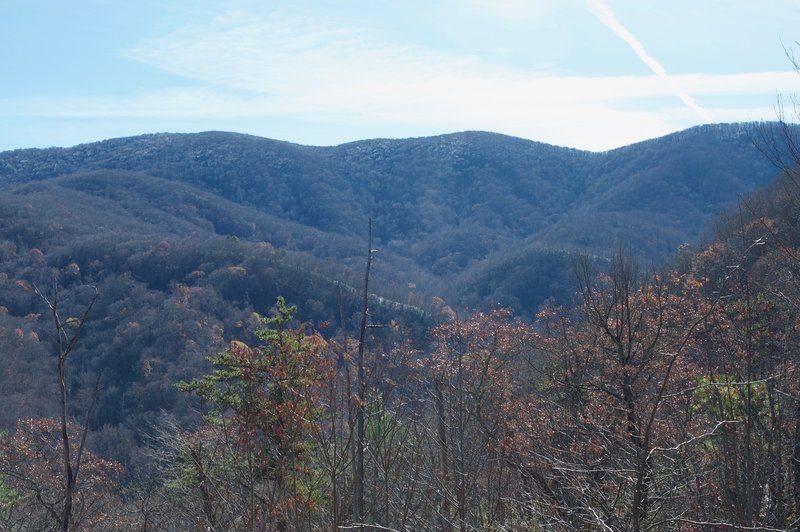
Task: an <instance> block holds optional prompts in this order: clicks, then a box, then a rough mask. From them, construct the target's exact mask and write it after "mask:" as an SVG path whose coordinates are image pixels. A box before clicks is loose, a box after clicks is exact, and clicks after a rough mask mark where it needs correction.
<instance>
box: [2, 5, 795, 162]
mask: <svg viewBox="0 0 800 532" xmlns="http://www.w3.org/2000/svg"><path fill="white" fill-rule="evenodd" d="M797 7H798V6H797V2H796V1H791V0H776V1H775V2H771V3H770V5H769V6H768V7H765V6H764V5H763V4H761V3H757V2H749V1H745V0H737V1H726V2H721V1H712V0H707V1H702V2H696V1H692V0H677V1H673V2H669V3H665V2H658V1H656V0H637V1H632V0H461V1H456V0H438V1H435V2H423V1H421V0H410V1H408V2H403V3H397V2H389V1H387V0H376V1H373V2H369V3H366V2H338V3H334V2H326V1H323V0H316V1H314V0H303V1H300V2H295V3H293V4H292V5H291V6H287V5H286V4H285V3H283V2H276V1H272V0H269V1H264V2H258V1H254V0H223V1H211V0H167V1H157V0H141V1H138V2H120V1H117V0H87V1H83V2H80V3H65V2H59V1H55V0H44V1H39V2H28V1H25V0H10V1H9V2H5V3H4V5H3V6H2V7H0V15H1V16H0V43H2V46H3V49H4V50H7V51H8V52H7V53H5V54H3V56H2V58H0V69H2V70H0V71H2V74H3V80H4V83H3V84H1V85H0V150H8V149H15V148H23V147H46V146H54V145H56V146H69V145H74V144H78V143H82V142H91V141H95V140H102V139H105V138H111V137H119V136H129V135H136V134H141V133H153V132H160V131H170V132H194V131H206V130H226V131H236V132H240V133H249V134H254V135H259V136H265V137H271V138H276V139H281V140H288V141H292V142H298V143H301V144H311V145H332V144H339V143H343V142H348V141H352V140H358V139H365V138H377V137H395V138H396V137H412V136H425V135H434V134H440V133H447V132H452V131H462V130H487V131H494V132H498V133H504V134H508V135H514V136H519V137H523V138H528V139H532V140H537V141H542V142H548V143H552V144H557V145H561V146H569V147H574V148H582V149H590V150H604V149H610V148H614V147H617V146H621V145H625V144H630V143H632V142H636V141H639V140H644V139H647V138H652V137H657V136H660V135H664V134H667V133H670V132H673V131H677V130H681V129H685V128H688V127H691V126H694V125H698V124H703V123H712V122H714V123H716V122H740V121H751V120H772V119H775V118H776V110H775V107H776V103H777V97H778V95H779V94H792V93H794V92H795V89H796V87H798V86H800V76H798V75H797V73H796V72H795V71H794V70H793V68H792V65H791V63H790V61H789V60H788V58H787V57H786V54H785V53H784V52H785V50H788V51H789V53H791V50H792V47H793V46H794V43H795V39H797V38H798V35H797V28H798V27H800V9H797Z"/></svg>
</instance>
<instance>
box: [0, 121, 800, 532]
mask: <svg viewBox="0 0 800 532" xmlns="http://www.w3.org/2000/svg"><path fill="white" fill-rule="evenodd" d="M777 127H778V126H776V125H770V124H762V125H758V126H756V125H752V124H741V125H738V124H737V125H717V126H705V127H700V128H695V129H692V130H688V131H685V132H682V133H677V134H674V135H670V136H668V137H664V138H661V139H655V140H652V141H648V142H644V143H640V144H636V145H632V146H628V147H625V148H621V149H618V150H612V151H609V152H603V153H590V152H582V151H577V150H571V149H565V148H558V147H554V146H548V145H544V144H540V143H535V142H530V141H525V140H522V139H516V138H511V137H504V136H501V135H495V134H490V133H479V132H469V133H459V134H452V135H444V136H440V137H431V138H420V139H407V140H370V141H362V142H356V143H351V144H346V145H342V146H336V147H330V148H321V147H308V146H298V145H293V144H289V143H284V142H278V141H272V140H268V139H261V138H256V137H250V136H244V135H236V134H229V133H203V134H192V135H173V134H157V135H146V136H141V137H134V138H127V139H114V140H109V141H103V142H99V143H94V144H87V145H81V146H77V147H74V148H51V149H46V150H18V151H13V152H5V153H2V154H0V191H2V194H1V195H0V261H1V262H0V357H2V367H3V375H2V378H0V400H2V402H3V404H4V405H5V406H6V408H4V409H3V411H2V413H0V428H3V429H8V430H9V434H8V435H7V436H5V437H4V438H3V439H2V446H3V447H2V453H1V455H2V457H3V461H2V462H3V468H2V474H4V475H5V477H0V479H2V480H3V482H2V483H0V520H2V526H3V527H4V528H8V529H30V528H31V526H33V528H37V529H42V530H45V529H48V528H51V527H52V526H54V525H53V523H54V522H56V521H58V519H56V517H58V515H59V512H58V511H56V510H55V509H57V508H61V507H62V506H63V493H64V492H63V490H62V488H61V487H60V486H61V483H60V482H59V481H58V478H59V475H61V473H59V471H60V470H59V460H60V458H59V454H58V448H59V447H58V446H59V444H60V442H61V441H62V439H63V435H59V422H58V421H59V420H58V412H59V405H58V398H59V397H60V396H61V397H68V398H69V404H68V405H67V406H65V408H66V414H67V416H66V417H68V418H70V419H74V420H75V425H74V426H73V427H74V428H70V433H72V431H74V436H72V441H73V444H75V442H76V441H80V431H81V425H82V423H83V421H84V419H85V420H87V421H88V425H87V426H88V428H89V432H88V434H89V436H88V440H87V441H88V445H89V449H90V451H91V453H89V451H87V455H86V456H85V466H84V470H83V471H82V472H81V475H84V478H86V481H85V483H83V484H79V485H76V486H75V490H76V493H80V497H79V498H78V499H76V500H79V501H80V502H79V504H76V507H75V512H74V514H73V515H72V517H70V519H73V520H74V524H75V527H77V528H78V529H80V528H83V529H99V530H102V529H112V528H114V527H117V528H122V529H126V528H142V527H145V528H147V527H151V528H153V529H158V530H205V529H208V528H211V529H213V530H234V529H244V530H260V529H263V530H281V529H289V528H291V529H301V530H311V529H320V528H323V529H324V528H334V527H336V526H339V525H348V524H352V523H361V522H364V523H370V524H374V525H380V526H382V527H389V528H390V529H397V530H427V529H434V528H436V529H448V527H455V528H461V529H469V528H472V529H498V530H501V529H508V530H519V529H530V528H533V529H539V528H543V529H560V530H574V529H587V528H588V529H594V528H597V529H600V528H602V527H606V528H609V527H610V528H611V529H613V530H617V529H632V530H645V529H659V530H660V529H663V530H672V529H676V528H687V527H692V526H697V527H700V528H696V529H697V530H702V529H703V528H702V527H703V526H707V527H712V528H711V529H713V528H714V527H718V526H728V525H730V526H733V525H741V526H756V525H759V526H761V525H763V526H769V527H773V529H775V527H779V528H777V529H789V528H791V527H793V526H794V525H796V524H797V521H796V516H797V515H798V512H800V498H798V496H797V494H798V493H800V469H798V468H797V466H796V463H797V462H798V456H800V455H798V453H800V439H799V438H800V429H798V427H800V420H798V412H800V410H797V408H796V404H795V403H796V402H797V401H796V397H797V393H798V392H797V389H796V388H797V387H796V383H797V382H800V379H798V377H800V376H798V375H796V368H797V361H796V360H795V359H794V355H793V353H794V352H795V351H796V349H794V347H795V345H794V341H795V337H796V331H795V328H796V327H795V325H796V323H797V319H796V308H797V301H798V297H799V296H798V295H797V293H796V286H795V284H794V282H793V281H792V279H795V278H796V277H797V275H798V274H800V271H798V269H797V265H798V261H797V254H796V252H795V250H796V248H797V246H798V242H800V236H798V235H800V229H798V227H797V225H796V219H797V217H796V213H797V212H798V211H797V205H796V203H795V201H794V198H796V191H797V185H796V183H795V181H794V180H793V176H792V175H788V176H784V177H783V178H782V179H781V180H779V181H778V182H776V183H774V184H773V185H772V188H770V189H768V190H766V191H762V192H758V193H756V192H755V191H756V190H757V189H758V188H759V187H763V186H765V185H768V184H770V183H772V182H773V180H774V178H775V176H776V175H778V174H779V168H777V167H776V166H774V165H773V164H772V163H771V162H770V161H769V160H767V158H765V157H764V156H763V154H762V153H761V152H762V151H763V146H760V147H759V145H758V144H757V143H756V144H754V140H755V141H758V140H759V139H762V140H763V138H764V135H765V134H766V135H767V136H769V135H770V134H771V133H770V132H777V133H779V132H780V129H776V128H777ZM765 132H766V133H765ZM775 146H777V145H775ZM759 148H762V149H761V150H760V149H759ZM779 152H780V153H788V152H786V151H785V150H784V148H783V147H780V149H779ZM742 198H743V201H742V202H741V203H740V204H739V205H738V206H737V201H738V200H740V199H742ZM369 218H371V219H372V223H373V227H374V241H373V242H372V245H371V246H368V242H367V220H368V219H369ZM712 221H713V223H712ZM709 224H711V226H713V228H714V229H713V231H712V230H709ZM683 243H689V244H691V245H690V246H688V247H687V246H681V252H680V255H679V256H678V257H677V259H674V257H675V255H674V254H675V253H676V252H677V250H678V248H679V246H680V245H681V244H683ZM368 254H369V256H370V257H371V265H372V267H373V269H372V272H371V273H372V275H371V277H370V290H369V292H370V296H369V297H368V299H367V302H368V305H369V312H368V313H367V314H366V315H365V314H362V312H363V307H362V305H363V300H362V296H363V293H362V290H363V283H364V267H365V263H366V260H367V256H368ZM673 259H674V260H676V262H675V266H674V268H673V269H672V270H668V269H667V268H662V267H661V266H656V265H657V264H658V263H661V264H664V263H666V262H667V261H669V260H673ZM654 272H657V273H654ZM279 296H283V298H285V302H286V304H284V299H279ZM55 303H57V308H58V312H54V311H53V309H52V308H51V307H52V306H53V305H54V304H55ZM48 305H50V307H49V306H48ZM292 305H297V308H296V309H292V308H291V306H292ZM500 307H509V309H508V310H499V308H500ZM362 320H364V321H362ZM360 333H363V336H362V338H363V341H359V336H360ZM73 335H76V336H74V338H75V340H76V343H75V344H74V351H70V352H69V357H68V359H65V360H68V365H67V366H66V368H67V369H68V371H66V379H65V385H64V388H63V389H62V388H60V386H59V380H58V378H57V376H58V373H57V368H56V366H57V364H56V359H57V358H58V356H57V355H58V353H59V352H60V351H59V350H61V351H63V349H64V345H66V346H68V347H69V349H72V344H70V343H69V342H68V341H69V340H70V339H72V338H73ZM57 338H61V339H62V340H67V342H66V344H64V343H63V342H62V343H57V342H56V339H57ZM62 344H63V345H62ZM218 353H219V354H218ZM54 355H55V356H54ZM206 357H211V360H207V359H206ZM362 359H363V364H361V363H360V361H361V360H362ZM359 366H361V367H360V368H359ZM204 376H205V377H204ZM179 383H182V384H180V385H179V386H176V385H178V384H179ZM87 412H89V413H90V415H88V416H87V415H86V413H87ZM359 416H363V418H362V419H363V424H362V423H361V422H360V421H359ZM65 419H66V418H65ZM359 426H360V427H361V428H359ZM357 449H362V453H363V456H360V457H359V452H358V451H357ZM74 460H78V458H77V456H76V457H74ZM361 461H363V463H364V465H363V467H360V468H359V467H358V466H357V465H356V464H358V463H359V462H361ZM359 486H360V487H359ZM167 509H169V510H167ZM32 519H35V521H31V520H32ZM31 523H35V524H33V525H32V524H31ZM143 523H148V524H147V525H144V524H143ZM632 523H633V525H632ZM703 523H705V525H703ZM147 529H149V528H147ZM689 529H691V528H689Z"/></svg>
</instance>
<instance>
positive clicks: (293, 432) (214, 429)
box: [178, 298, 331, 530]
mask: <svg viewBox="0 0 800 532" xmlns="http://www.w3.org/2000/svg"><path fill="white" fill-rule="evenodd" d="M295 312H296V308H295V307H289V306H287V305H286V304H285V302H284V300H283V298H278V302H277V307H276V314H275V315H274V316H273V317H268V318H265V319H264V323H265V325H266V326H267V327H265V328H264V329H261V330H259V331H257V334H258V336H259V337H260V339H261V344H260V345H258V346H255V347H250V346H248V345H245V344H244V343H242V342H237V341H235V342H233V343H232V344H231V346H230V348H229V349H228V350H227V351H225V352H223V353H220V354H219V355H217V356H215V357H211V358H210V361H211V362H212V363H213V364H214V366H215V368H216V369H215V370H214V371H213V372H212V373H210V374H209V375H206V376H204V377H200V378H197V379H194V380H192V381H191V382H184V383H180V384H179V385H178V387H179V389H181V390H183V391H186V392H193V393H195V394H197V395H198V396H199V397H201V398H202V399H204V400H205V401H208V402H209V403H210V404H211V405H212V410H211V412H210V414H209V415H208V416H207V417H206V420H207V426H206V428H204V429H203V431H204V432H205V436H203V437H198V438H195V443H193V444H192V445H189V446H187V447H186V452H187V456H184V457H183V461H182V463H183V464H184V469H183V470H184V472H185V473H186V474H187V475H188V476H187V477H186V478H187V479H188V481H189V482H190V483H193V485H194V487H195V488H196V493H197V495H199V498H200V501H201V506H202V508H203V514H204V516H205V519H206V525H207V526H211V527H212V528H214V529H215V530H216V529H228V528H230V527H233V526H234V523H242V525H241V526H242V527H243V528H244V529H246V530H288V529H290V528H308V527H310V526H311V524H310V519H311V510H313V509H314V508H315V506H316V504H317V501H318V500H319V499H320V498H321V497H320V496H319V494H318V493H317V490H318V489H321V488H320V486H319V485H318V484H317V482H319V479H318V478H316V477H315V475H314V474H313V471H312V470H311V468H310V453H309V445H310V441H311V426H312V424H313V423H314V422H315V420H316V419H317V417H318V415H319V409H318V399H317V397H318V394H319V393H320V389H321V386H322V383H323V382H324V381H325V380H326V379H328V378H329V376H330V370H331V367H330V364H329V362H328V360H327V359H326V357H325V356H324V355H325V349H326V343H325V341H324V340H323V339H322V337H321V336H320V335H319V334H318V333H308V331H307V326H306V325H299V326H297V325H294V324H293V318H294V314H295ZM206 451H213V452H212V453H211V454H204V453H205V452H206ZM231 503H233V504H231ZM230 508H235V509H237V511H236V512H234V513H233V514H232V513H231V512H230ZM223 515H225V516H226V519H227V522H222V519H221V517H222V516H223ZM237 526H238V525H237Z"/></svg>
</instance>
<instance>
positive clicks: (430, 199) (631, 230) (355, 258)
mask: <svg viewBox="0 0 800 532" xmlns="http://www.w3.org/2000/svg"><path fill="white" fill-rule="evenodd" d="M774 127H775V126H774V125H771V124H723V125H710V126H701V127H696V128H692V129H689V130H686V131H683V132H680V133H675V134H672V135H668V136H666V137H662V138H658V139H654V140H649V141H645V142H641V143H637V144H634V145H631V146H627V147H624V148H620V149H615V150H611V151H607V152H601V153H593V152H586V151H579V150H574V149H567V148H559V147H556V146H551V145H547V144H542V143H538V142H532V141H527V140H523V139H519V138H514V137H508V136H503V135H498V134H492V133H484V132H464V133H456V134H450V135H442V136H437V137H428V138H415V139H403V140H385V139H377V140H365V141H360V142H353V143H349V144H343V145H340V146H335V147H310V146H300V145H296V144H290V143H287V142H280V141H275V140H269V139H264V138H258V137H252V136H247V135H240V134H233V133H221V132H209V133H199V134H153V135H143V136H138V137H131V138H120V139H112V140H106V141H102V142H97V143H91V144H83V145H79V146H76V147H73V148H50V149H28V150H15V151H10V152H3V153H0V190H3V191H4V192H5V196H6V198H5V202H6V204H9V203H13V202H14V201H16V202H18V203H31V202H32V199H31V198H28V197H27V196H28V195H30V194H34V193H36V194H47V192H46V190H47V189H48V187H59V189H60V191H59V192H55V191H53V194H54V200H53V201H61V202H63V203H64V204H65V207H64V208H67V209H69V208H71V209H73V210H74V211H75V212H74V213H73V215H74V216H80V217H88V218H92V217H93V216H94V215H100V216H102V217H104V218H108V221H109V222H110V221H111V220H113V223H106V224H101V226H100V228H98V226H97V225H95V224H93V223H89V222H88V221H87V227H92V234H94V235H98V234H102V233H104V232H109V231H115V232H120V231H123V232H126V233H130V234H131V235H135V234H139V233H142V234H149V235H155V234H159V233H162V232H163V233H164V234H179V235H183V236H188V235H204V234H206V233H208V234H217V235H222V236H228V235H231V236H235V237H237V238H239V239H244V240H250V241H266V242H269V243H270V245H271V246H273V247H274V248H276V249H285V250H287V251H294V252H299V253H303V254H307V255H308V256H309V257H313V258H316V259H319V260H323V261H327V262H333V263H335V264H337V265H340V266H344V267H349V268H354V269H355V270H358V269H359V265H360V263H361V262H363V257H362V256H361V255H362V254H363V249H362V248H363V247H364V244H363V241H364V240H365V238H366V226H367V218H368V217H370V216H371V217H372V218H373V221H374V227H375V234H376V245H377V247H379V248H380V249H381V253H382V255H381V257H382V261H378V263H379V264H380V263H381V262H382V263H383V266H382V267H381V266H379V267H378V268H379V270H378V275H379V276H381V275H382V276H384V277H385V279H384V282H385V283H388V284H389V285H391V289H390V292H391V293H392V294H394V295H395V296H401V295H402V293H403V292H409V293H411V294H413V293H414V292H415V290H416V291H417V293H418V292H419V291H420V290H422V291H432V292H430V293H435V292H436V291H437V290H438V291H440V292H441V293H440V294H438V295H443V296H447V297H448V298H449V299H453V304H454V305H458V306H484V305H486V304H493V303H499V304H505V305H512V306H515V307H518V309H520V310H521V309H523V307H528V308H527V310H530V306H531V305H535V304H537V301H536V299H542V298H543V297H547V296H548V295H550V294H548V290H547V289H541V286H539V287H536V289H534V290H533V292H534V293H531V294H530V295H529V296H525V295H524V294H523V295H522V297H520V296H518V295H515V293H516V292H518V291H519V289H520V288H523V287H524V288H527V290H528V291H529V292H530V291H531V290H530V287H529V285H530V283H531V282H532V281H531V280H522V279H512V280H511V281H513V282H511V283H510V284H509V282H508V281H509V280H508V279H504V278H503V277H504V276H506V277H508V276H509V274H513V272H514V271H518V270H519V269H520V267H523V268H524V267H525V265H526V263H530V264H531V265H532V266H533V268H532V270H534V271H535V270H536V265H537V264H538V263H539V262H541V261H542V260H544V262H546V263H548V265H547V266H543V267H545V268H547V269H550V268H551V266H552V264H550V263H552V262H558V260H557V259H556V258H555V257H554V256H553V255H554V254H555V255H560V254H563V252H565V251H576V250H577V251H587V252H591V253H595V254H599V255H602V254H604V253H606V252H607V251H608V250H609V249H610V248H612V247H614V246H616V245H623V246H626V247H629V248H630V249H632V250H633V251H634V252H635V253H637V254H639V255H640V256H642V257H644V258H647V259H651V260H661V259H664V258H666V257H668V256H670V255H671V254H672V253H674V251H675V250H676V248H677V246H678V245H680V244H681V243H684V242H694V241H696V240H697V239H698V238H700V237H701V236H702V235H703V234H705V231H706V230H707V222H708V221H709V220H710V219H711V218H712V217H713V216H714V215H715V214H716V213H718V212H719V211H720V210H721V209H724V208H728V207H730V206H732V205H734V204H735V203H736V201H737V198H738V197H739V196H740V195H742V194H746V193H748V192H749V191H751V190H753V189H756V188H758V187H762V186H764V185H766V184H767V183H769V182H770V181H771V180H772V179H773V178H774V177H775V175H776V174H777V173H778V170H777V169H776V168H775V167H774V166H773V165H772V164H771V163H770V162H769V161H768V160H766V158H765V157H763V155H762V154H761V153H760V151H759V149H758V147H757V146H756V144H755V143H757V142H758V139H759V138H760V133H759V131H760V130H759V128H762V129H763V128H766V129H771V128H774ZM34 183H36V185H34ZM67 198H69V201H67ZM34 204H36V203H34ZM42 207H44V206H43V205H41V201H40V203H39V204H38V205H37V209H36V210H37V213H38V214H37V216H39V217H41V218H48V217H53V218H54V219H58V217H59V216H58V214H57V213H56V212H53V210H52V209H48V208H46V207H44V208H42ZM94 209H97V210H96V211H95V214H93V213H92V211H93V210H94ZM7 227H8V226H6V228H7ZM41 236H45V235H41ZM4 237H5V238H8V239H10V240H14V241H16V242H17V243H19V244H20V245H22V246H30V247H41V246H45V244H44V242H42V241H40V240H38V239H37V238H36V237H33V238H24V237H23V236H21V235H20V234H9V233H8V232H7V233H6V235H4ZM64 244H66V242H62V243H61V245H64ZM51 245H52V243H51ZM543 257H544V259H543ZM334 269H335V268H334ZM540 273H541V272H540ZM519 275H522V274H519ZM548 275H549V276H553V275H555V272H554V271H551V272H550V274H548ZM558 281H559V276H558V275H556V276H555V278H554V279H550V280H548V281H547V282H548V284H552V283H553V282H556V283H558ZM533 282H535V281H533ZM540 284H541V283H540ZM375 286H376V290H380V286H381V285H380V284H379V283H378V284H376V285H375ZM413 286H416V287H417V288H416V289H409V287H413ZM523 291H524V290H523ZM562 295H563V294H562Z"/></svg>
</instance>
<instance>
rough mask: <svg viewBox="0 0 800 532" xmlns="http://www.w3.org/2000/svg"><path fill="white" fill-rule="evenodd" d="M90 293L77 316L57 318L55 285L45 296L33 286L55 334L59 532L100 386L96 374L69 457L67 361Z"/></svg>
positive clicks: (69, 505) (64, 524)
mask: <svg viewBox="0 0 800 532" xmlns="http://www.w3.org/2000/svg"><path fill="white" fill-rule="evenodd" d="M93 289H94V294H93V296H92V299H91V300H90V301H89V303H88V304H87V305H86V308H85V309H84V311H83V315H81V317H80V318H75V317H70V318H67V320H66V321H63V320H62V319H61V316H60V315H59V303H60V300H59V293H58V285H57V284H55V283H54V284H53V293H52V296H51V297H47V295H45V294H44V293H43V292H42V291H41V290H39V288H38V287H36V288H35V292H36V295H38V296H39V297H40V298H41V299H42V300H43V301H44V302H45V303H46V304H47V306H48V308H49V309H50V315H51V317H52V319H53V326H54V327H55V335H56V349H55V350H56V364H57V368H58V393H59V395H58V398H59V414H60V422H61V443H62V453H61V457H62V458H61V459H62V463H63V472H64V506H63V508H62V510H61V516H60V525H61V530H62V532H67V531H68V530H69V527H70V519H71V517H72V503H73V496H74V494H75V487H76V485H77V481H78V474H79V472H80V467H81V459H82V457H83V450H84V448H85V446H86V435H87V434H88V432H89V421H90V420H91V417H92V413H93V411H94V406H95V404H96V403H97V394H98V391H99V386H100V379H99V377H98V379H97V382H96V384H95V390H94V394H93V398H92V402H91V405H90V406H89V408H88V409H87V411H86V418H85V420H84V423H83V426H82V428H81V432H80V442H79V443H78V449H77V452H76V453H75V457H74V459H73V457H72V454H71V452H70V447H71V442H70V435H69V431H68V428H69V427H68V426H69V423H68V418H67V417H68V415H67V403H68V399H69V397H68V395H69V394H68V392H67V362H68V360H69V356H70V354H71V353H72V350H73V349H74V348H75V345H76V344H77V343H78V339H79V338H80V334H81V331H82V330H83V326H84V324H85V323H86V320H87V318H88V317H89V313H90V312H91V310H92V307H93V306H94V304H95V302H96V301H97V296H98V292H97V288H95V287H93Z"/></svg>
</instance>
